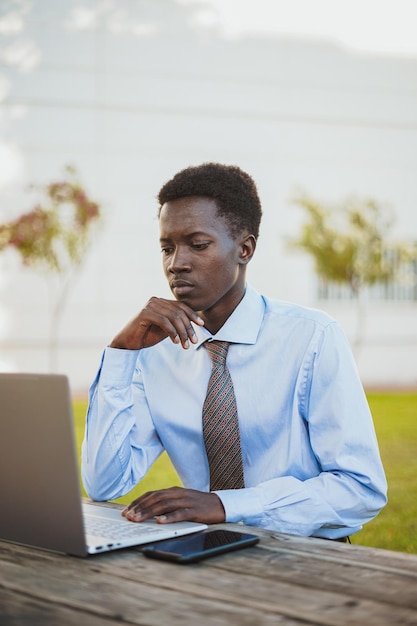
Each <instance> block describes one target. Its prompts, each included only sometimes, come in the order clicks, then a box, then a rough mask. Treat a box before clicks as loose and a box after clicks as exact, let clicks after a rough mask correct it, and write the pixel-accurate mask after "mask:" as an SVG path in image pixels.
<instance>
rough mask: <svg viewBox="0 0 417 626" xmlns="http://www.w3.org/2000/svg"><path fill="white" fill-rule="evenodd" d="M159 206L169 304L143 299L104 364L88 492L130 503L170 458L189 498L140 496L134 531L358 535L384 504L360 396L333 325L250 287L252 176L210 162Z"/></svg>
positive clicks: (180, 177)
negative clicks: (167, 526)
mask: <svg viewBox="0 0 417 626" xmlns="http://www.w3.org/2000/svg"><path fill="white" fill-rule="evenodd" d="M158 199H159V202H160V209H159V225H160V244H161V251H162V259H163V267H164V272H165V275H166V278H167V280H168V282H169V286H170V288H171V291H172V293H173V295H174V297H175V300H166V299H163V298H158V297H152V298H151V299H150V300H149V301H148V302H147V304H146V305H145V306H144V308H143V309H142V310H141V311H139V313H138V314H137V315H136V317H134V319H133V320H132V321H131V322H129V323H128V324H127V326H126V327H125V328H123V329H122V330H121V331H120V333H119V334H118V335H117V336H116V337H115V338H114V339H113V341H112V342H111V344H110V346H109V347H107V348H106V350H105V352H104V355H103V358H102V363H101V367H100V370H99V373H98V374H97V377H96V379H95V381H94V382H93V385H92V387H91V390H90V402H89V409H88V414H87V423H86V435H85V440H84V444H83V479H84V484H85V486H86V490H87V492H88V493H89V495H90V496H91V497H92V498H93V499H96V500H105V499H113V498H116V497H119V496H121V495H123V494H125V493H127V492H128V491H130V490H131V489H132V488H133V487H134V486H135V485H136V484H137V483H138V482H139V481H140V480H141V479H142V478H143V476H144V475H145V473H146V472H147V471H148V469H149V467H150V466H151V465H152V463H153V462H154V461H155V459H156V458H157V457H158V456H159V455H160V454H161V453H162V451H163V450H166V451H167V452H168V454H169V456H170V458H171V460H172V462H173V464H174V466H175V468H176V470H177V472H178V475H179V477H180V479H181V480H182V483H183V485H184V488H180V487H172V488H171V489H162V490H158V491H153V492H149V493H146V494H144V495H142V496H141V497H139V498H137V499H136V500H135V501H134V502H132V503H131V504H130V505H129V506H128V507H126V509H125V510H124V512H123V514H124V515H125V516H126V517H127V518H128V519H130V520H132V521H135V522H140V521H144V520H146V519H148V518H150V517H153V516H156V518H157V519H158V521H159V522H160V523H165V522H172V521H180V520H191V521H200V522H206V523H208V524H211V523H218V522H223V521H229V522H238V521H243V522H244V523H246V524H250V525H255V526H259V527H263V528H270V529H274V530H277V531H282V532H288V533H293V534H299V535H306V536H308V535H314V536H317V537H324V538H329V539H343V538H344V537H346V536H347V535H351V534H353V533H355V532H357V531H358V530H360V528H361V526H362V524H363V523H365V522H367V521H369V520H370V519H372V518H373V517H375V515H377V513H378V512H379V511H380V509H381V508H382V507H383V506H384V505H385V503H386V481H385V476H384V471H383V468H382V464H381V460H380V456H379V452H378V445H377V441H376V437H375V433H374V428H373V423H372V418H371V415H370V412H369V408H368V405H367V402H366V398H365V394H364V391H363V388H362V386H361V383H360V381H359V378H358V374H357V370H356V367H355V364H354V361H353V358H352V355H351V351H350V349H349V346H348V343H347V341H346V339H345V336H344V334H343V333H342V331H341V330H340V328H339V326H338V325H337V323H336V322H335V321H334V320H333V319H331V318H330V317H329V316H327V315H326V314H325V313H323V312H320V311H316V310H312V309H307V308H304V307H300V306H296V305H292V304H289V303H284V302H280V301H273V300H270V299H268V298H266V297H265V296H262V295H259V294H258V293H257V292H256V291H255V290H254V289H253V288H252V287H251V286H249V285H247V283H246V267H247V264H248V263H249V262H250V260H251V259H252V257H253V254H254V252H255V248H256V242H257V238H258V234H259V224H260V219H261V213H262V211H261V205H260V202H259V198H258V194H257V190H256V187H255V184H254V182H253V180H252V179H251V178H250V176H249V175H248V174H246V173H245V172H243V171H242V170H240V169H239V168H237V167H233V166H225V165H220V164H215V163H206V164H203V165H201V166H198V167H190V168H187V169H185V170H183V171H181V172H179V173H178V174H177V175H176V176H174V178H173V179H172V180H170V181H168V182H167V183H166V184H165V185H164V186H163V187H162V189H161V190H160V192H159V196H158ZM219 350H221V351H223V362H222V363H223V364H222V365H219V363H220V361H219V362H216V359H217V358H218V357H217V356H213V354H214V353H215V352H216V353H217V352H218V351H219ZM219 372H220V373H219ZM212 377H213V378H212ZM216 377H217V379H216ZM213 381H214V382H213ZM219 381H220V382H219ZM219 386H220V387H221V388H222V390H221V391H220V392H219V391H218V390H219ZM226 390H227V391H226ZM218 393H221V398H220V399H219V397H218V395H217V396H216V394H218ZM206 395H207V397H206ZM226 395H227V398H228V399H227V400H225V397H226ZM209 396H210V398H209ZM226 403H227V411H223V408H224V405H225V404H226ZM209 405H211V409H210V408H208V406H209ZM213 407H214V409H213ZM210 411H211V412H210ZM223 413H228V415H227V419H229V418H230V423H228V425H227V426H222V425H220V426H219V425H218V423H217V422H216V420H218V419H223ZM236 414H237V415H236ZM210 420H212V421H210ZM216 429H217V430H216ZM222 429H223V430H222ZM210 431H211V435H210ZM213 432H214V433H215V434H214V435H213ZM210 436H211V437H212V439H213V438H214V444H213V441H209V437H210ZM229 446H230V447H233V452H231V453H229V451H228V447H229ZM216 455H217V456H216ZM231 456H233V459H232V461H231V464H230V465H229V457H231ZM223 465H224V466H225V469H224V468H223V469H224V471H222V470H221V468H222V467H223ZM215 474H216V476H215ZM235 474H237V478H236V479H235ZM232 476H233V480H232ZM216 485H217V486H216ZM218 485H220V487H219V486H218Z"/></svg>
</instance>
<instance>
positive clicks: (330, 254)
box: [291, 195, 416, 346]
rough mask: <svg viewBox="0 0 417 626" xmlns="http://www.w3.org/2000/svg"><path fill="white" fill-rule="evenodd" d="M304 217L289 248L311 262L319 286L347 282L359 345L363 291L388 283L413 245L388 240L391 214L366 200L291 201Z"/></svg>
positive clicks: (412, 256)
mask: <svg viewBox="0 0 417 626" xmlns="http://www.w3.org/2000/svg"><path fill="white" fill-rule="evenodd" d="M294 202H295V204H297V205H298V206H300V207H301V208H303V209H304V210H305V212H306V213H307V221H306V222H305V223H304V224H303V226H302V228H301V234H300V236H299V237H298V238H296V239H294V240H292V241H291V244H292V245H293V246H295V247H297V248H300V249H302V250H304V251H305V252H307V253H308V254H309V255H310V256H312V257H313V259H314V264H315V270H316V273H317V275H318V276H319V277H320V279H321V280H322V281H323V282H324V284H329V283H332V282H333V283H334V282H335V283H339V284H347V285H348V286H349V288H350V290H351V293H352V297H353V298H354V299H356V301H357V305H358V306H357V330H356V337H355V341H354V343H355V345H356V346H358V345H359V344H360V343H361V341H362V333H363V328H364V306H363V292H364V288H365V287H367V286H370V285H374V284H375V283H377V282H385V283H388V282H389V281H392V280H393V279H394V278H395V277H396V276H397V273H398V271H399V268H400V267H401V265H402V264H403V263H404V262H407V261H411V260H413V259H415V258H416V248H415V245H412V244H408V243H404V242H394V241H392V240H389V239H388V235H389V232H390V229H391V227H392V225H393V216H392V214H391V213H390V211H389V210H388V209H387V207H386V206H383V205H381V204H380V203H378V202H376V201H375V200H372V199H361V198H350V199H347V200H345V201H344V202H343V203H342V204H340V205H336V206H325V205H323V204H321V203H320V202H318V201H316V200H314V199H313V198H311V197H309V196H308V195H301V196H298V197H296V198H295V199H294Z"/></svg>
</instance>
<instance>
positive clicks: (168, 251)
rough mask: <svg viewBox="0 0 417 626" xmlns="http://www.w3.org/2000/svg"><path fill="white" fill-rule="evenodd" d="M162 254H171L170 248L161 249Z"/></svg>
mask: <svg viewBox="0 0 417 626" xmlns="http://www.w3.org/2000/svg"><path fill="white" fill-rule="evenodd" d="M161 252H162V254H171V252H172V248H161Z"/></svg>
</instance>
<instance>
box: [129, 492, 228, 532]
mask: <svg viewBox="0 0 417 626" xmlns="http://www.w3.org/2000/svg"><path fill="white" fill-rule="evenodd" d="M122 515H124V517H126V518H127V519H128V520H130V521H132V522H144V521H145V520H147V519H149V518H151V517H156V519H157V521H158V522H159V523H161V524H167V523H168V522H184V521H189V522H202V523H204V524H219V523H221V522H224V521H225V512H224V508H223V505H222V503H221V500H220V498H219V497H218V496H217V494H215V493H206V492H203V491H196V490H194V489H183V488H182V487H171V488H170V489H160V490H159V491H148V493H145V494H143V495H142V496H140V497H139V498H136V500H133V502H132V503H131V504H129V506H127V507H126V508H125V509H124V510H123V511H122Z"/></svg>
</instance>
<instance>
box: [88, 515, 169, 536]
mask: <svg viewBox="0 0 417 626" xmlns="http://www.w3.org/2000/svg"><path fill="white" fill-rule="evenodd" d="M84 523H85V530H86V533H87V534H88V535H97V536H100V537H108V538H109V539H115V540H117V539H118V540H121V539H129V538H130V537H137V536H143V535H151V534H152V533H158V532H160V530H161V529H160V528H158V526H156V525H155V524H146V522H140V523H134V522H126V521H122V520H121V521H120V522H117V521H112V520H105V519H100V518H98V517H93V516H90V515H86V516H85V517H84Z"/></svg>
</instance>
